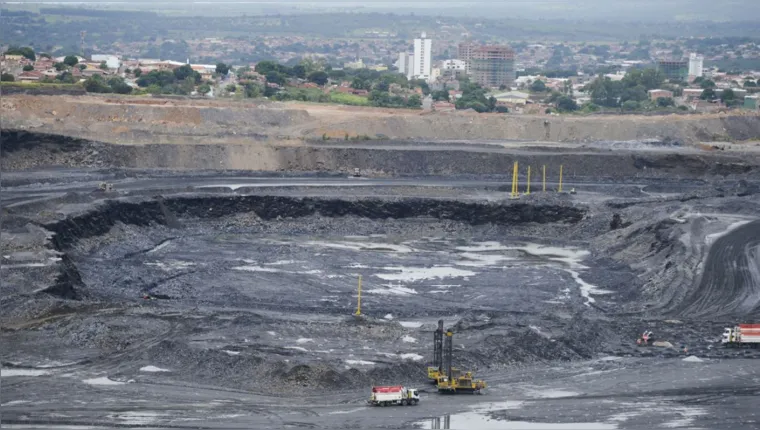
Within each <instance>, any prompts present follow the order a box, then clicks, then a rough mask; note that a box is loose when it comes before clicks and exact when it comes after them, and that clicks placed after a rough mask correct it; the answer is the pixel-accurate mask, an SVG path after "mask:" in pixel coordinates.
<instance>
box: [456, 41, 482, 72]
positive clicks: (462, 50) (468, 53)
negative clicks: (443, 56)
mask: <svg viewBox="0 0 760 430" xmlns="http://www.w3.org/2000/svg"><path fill="white" fill-rule="evenodd" d="M476 47H477V45H475V44H473V43H471V42H462V43H460V44H459V47H458V49H457V58H458V59H460V60H462V61H464V65H465V66H464V72H465V74H469V73H470V60H472V50H473V49H475V48H476Z"/></svg>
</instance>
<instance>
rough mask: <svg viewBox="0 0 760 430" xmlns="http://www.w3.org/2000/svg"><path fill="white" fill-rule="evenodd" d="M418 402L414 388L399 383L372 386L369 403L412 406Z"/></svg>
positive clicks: (418, 397)
mask: <svg viewBox="0 0 760 430" xmlns="http://www.w3.org/2000/svg"><path fill="white" fill-rule="evenodd" d="M419 402H420V393H419V392H418V391H417V389H416V388H407V387H404V386H401V385H393V386H376V387H372V394H371V395H370V398H369V404H370V405H372V406H397V405H400V406H407V405H408V406H412V405H416V404H417V403H419Z"/></svg>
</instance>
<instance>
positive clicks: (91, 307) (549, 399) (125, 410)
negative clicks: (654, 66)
mask: <svg viewBox="0 0 760 430" xmlns="http://www.w3.org/2000/svg"><path fill="white" fill-rule="evenodd" d="M103 178H114V179H109V180H112V181H114V182H115V184H116V190H115V191H114V192H113V193H101V192H96V191H93V188H95V186H96V185H97V182H98V181H99V180H102V179H103ZM740 179H741V178H730V179H719V178H704V179H702V180H693V181H683V180H675V181H671V182H668V181H657V182H653V181H649V180H646V179H637V180H635V181H632V182H630V183H622V182H611V181H596V182H595V181H588V180H585V181H584V182H578V183H575V184H572V185H567V186H574V187H576V188H577V191H578V193H577V194H573V195H570V194H556V193H547V194H543V193H533V194H531V195H530V196H522V197H520V199H517V200H510V199H508V198H507V196H506V195H505V193H504V191H500V190H503V188H502V187H503V186H504V182H503V181H501V180H499V178H498V177H494V178H490V179H488V180H483V179H472V178H466V177H462V178H458V179H448V180H447V179H445V178H440V179H429V178H426V179H421V178H417V179H405V180H392V179H384V180H370V179H347V178H336V177H330V178H328V177H322V178H319V177H301V178H286V179H281V178H280V179H278V178H268V179H266V178H260V177H258V178H256V177H247V176H245V177H243V176H238V177H232V178H231V177H230V176H229V175H226V176H222V175H213V174H204V175H187V174H185V175H184V176H183V175H177V174H172V173H168V172H153V173H150V174H149V173H140V174H136V172H134V171H87V170H76V171H55V172H52V173H51V171H37V172H25V173H16V174H14V176H13V177H11V178H10V180H11V182H10V183H6V187H5V188H4V189H3V193H2V199H3V206H4V211H5V213H4V217H5V219H6V220H7V221H5V222H4V225H3V237H4V239H5V240H4V243H3V245H4V252H3V268H2V271H3V273H2V275H3V281H4V282H3V286H4V288H3V294H2V296H1V297H0V309H1V310H2V324H3V330H2V332H0V341H2V343H3V345H5V346H9V347H4V348H3V349H2V352H0V359H1V360H2V362H3V370H2V388H3V390H2V393H0V403H2V420H3V425H4V426H6V425H10V426H12V427H11V428H14V427H15V428H34V427H35V426H44V427H52V426H64V425H75V426H94V428H101V427H104V426H106V427H130V426H136V427H142V428H154V427H155V428H176V427H180V428H184V427H192V428H284V427H290V428H292V427H304V428H410V427H418V428H452V429H454V428H459V429H461V428H483V429H489V428H494V429H502V428H505V429H506V428H519V429H544V428H546V429H593V428H598V429H608V428H610V429H612V428H621V429H626V428H631V429H639V428H641V429H645V428H646V429H649V428H732V429H744V428H746V429H752V428H757V426H758V422H757V416H756V411H755V408H754V407H753V405H754V400H755V399H756V396H757V395H758V394H759V393H760V372H758V369H760V367H758V366H757V364H756V358H758V357H760V351H758V350H741V349H739V350H733V349H725V348H722V347H721V346H720V344H719V343H718V342H717V340H718V339H719V337H720V334H721V332H722V328H723V327H725V326H728V325H731V324H734V323H738V322H751V321H753V318H757V317H759V316H760V315H758V310H759V309H760V308H759V307H758V303H760V294H758V291H760V290H758V285H760V278H759V277H758V276H757V273H758V267H760V260H758V258H757V256H758V255H760V252H758V240H757V234H758V231H760V223H758V222H757V221H756V220H757V213H760V211H759V209H760V208H758V205H759V203H760V202H758V199H757V198H756V194H755V193H756V192H757V182H756V181H755V180H753V179H752V178H746V179H745V180H740ZM359 184H361V185H359ZM507 187H508V185H507ZM158 194H160V195H161V197H160V198H157V197H156V196H157V195H158ZM465 203H466V204H465ZM616 215H617V216H616ZM53 232H56V234H55V235H53ZM359 275H362V277H363V295H362V310H363V313H364V315H365V317H364V318H362V319H357V318H355V317H353V316H352V313H353V312H354V310H355V305H356V283H357V278H358V276H359ZM727 293H728V294H727ZM146 297H147V298H146ZM438 319H444V321H445V323H446V326H447V327H451V328H453V330H454V331H455V333H456V334H455V338H454V339H455V340H454V346H455V352H454V362H455V364H456V365H458V366H459V367H462V368H467V369H472V370H474V371H475V372H476V374H477V376H478V377H481V378H483V379H486V380H487V382H488V383H489V388H488V390H487V391H486V393H485V394H484V395H482V396H464V397H462V396H454V397H449V396H439V395H437V394H436V393H435V392H434V390H433V387H432V386H428V385H427V382H426V380H425V366H427V364H428V362H429V361H430V359H431V352H432V351H431V350H432V345H431V343H432V342H431V333H432V330H433V329H434V327H435V323H436V321H437V320H438ZM645 329H651V330H653V331H655V333H656V335H657V336H658V338H659V339H662V340H667V341H669V342H671V343H672V344H673V345H674V347H673V348H640V347H636V346H635V338H636V336H637V334H639V333H640V332H641V331H643V330H645ZM684 348H685V349H684ZM372 384H406V385H413V386H417V387H421V388H423V389H424V390H425V392H424V393H423V401H422V403H421V404H420V405H419V406H417V407H410V408H401V407H399V408H369V407H366V406H365V405H364V401H365V399H366V396H367V393H368V389H369V387H370V386H371V385H372Z"/></svg>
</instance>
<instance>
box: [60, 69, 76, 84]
mask: <svg viewBox="0 0 760 430" xmlns="http://www.w3.org/2000/svg"><path fill="white" fill-rule="evenodd" d="M55 80H56V81H59V82H62V83H64V84H73V83H74V82H76V81H75V80H74V75H72V74H71V72H63V73H61V74H60V75H58V76H56V77H55Z"/></svg>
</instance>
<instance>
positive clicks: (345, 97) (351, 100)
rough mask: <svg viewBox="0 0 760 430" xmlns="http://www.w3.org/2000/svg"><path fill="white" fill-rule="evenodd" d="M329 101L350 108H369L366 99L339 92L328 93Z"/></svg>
mask: <svg viewBox="0 0 760 430" xmlns="http://www.w3.org/2000/svg"><path fill="white" fill-rule="evenodd" d="M330 101H331V102H333V103H340V104H344V105H351V106H369V100H368V99H367V98H366V97H362V96H357V95H354V94H345V93H339V92H332V93H330Z"/></svg>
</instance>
